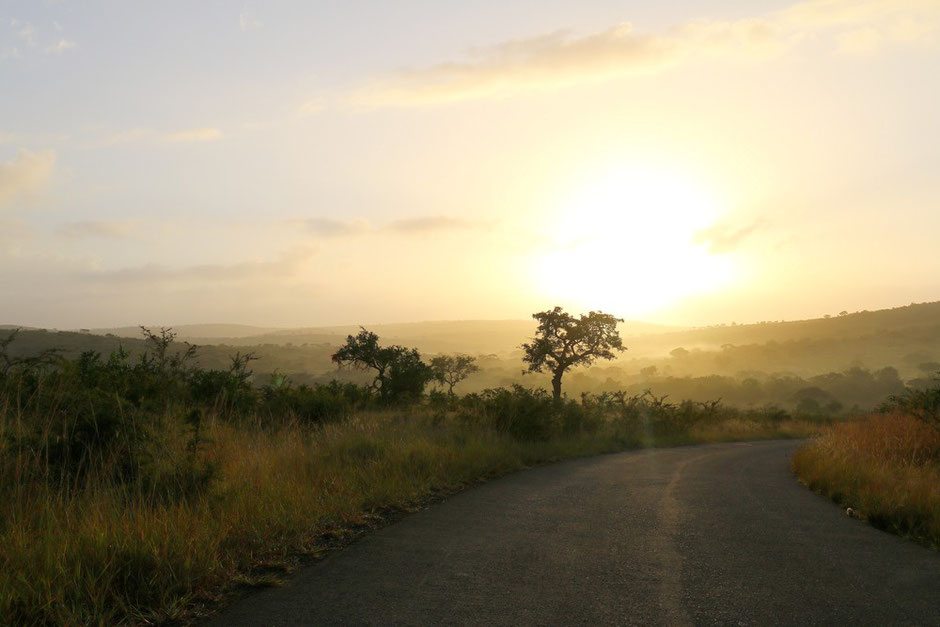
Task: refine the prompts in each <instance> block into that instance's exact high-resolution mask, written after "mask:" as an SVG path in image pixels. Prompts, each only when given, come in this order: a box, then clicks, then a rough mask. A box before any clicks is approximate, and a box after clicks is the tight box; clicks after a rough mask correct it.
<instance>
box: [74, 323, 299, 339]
mask: <svg viewBox="0 0 940 627" xmlns="http://www.w3.org/2000/svg"><path fill="white" fill-rule="evenodd" d="M144 326H147V327H148V328H151V329H159V328H160V325H144ZM279 330H281V329H278V328H277V327H255V326H251V325H247V324H181V325H179V326H175V327H173V331H174V332H175V333H176V334H177V337H178V338H179V339H181V340H188V341H193V342H202V343H208V342H206V340H209V339H212V340H221V339H227V338H243V337H250V336H257V335H264V334H266V333H273V332H275V331H279ZM91 332H92V333H94V334H96V335H107V334H109V333H110V334H111V335H116V336H118V337H140V327H139V326H136V327H116V328H113V329H91Z"/></svg>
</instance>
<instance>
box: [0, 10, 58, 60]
mask: <svg viewBox="0 0 940 627" xmlns="http://www.w3.org/2000/svg"><path fill="white" fill-rule="evenodd" d="M52 24H53V26H52V28H53V30H54V31H55V32H56V33H62V32H63V31H64V30H65V28H64V27H63V26H62V25H61V24H59V23H58V22H53V23H52ZM7 27H8V29H9V31H10V34H11V37H12V39H13V40H14V41H15V42H16V43H15V44H14V45H12V46H8V47H7V48H6V49H4V50H3V51H2V52H0V59H18V58H20V57H22V56H23V53H24V52H26V51H28V50H31V49H35V50H36V51H42V52H44V53H46V54H61V53H63V52H65V51H66V50H69V49H70V48H74V47H75V42H74V41H72V40H71V39H66V38H65V37H62V36H61V34H56V35H53V36H52V37H48V36H43V35H41V34H40V33H39V31H38V30H37V28H36V27H35V26H33V24H32V23H30V22H24V21H22V20H18V19H16V18H14V19H11V20H10V21H9V22H8V24H7ZM46 41H47V42H48V43H45V42H46Z"/></svg>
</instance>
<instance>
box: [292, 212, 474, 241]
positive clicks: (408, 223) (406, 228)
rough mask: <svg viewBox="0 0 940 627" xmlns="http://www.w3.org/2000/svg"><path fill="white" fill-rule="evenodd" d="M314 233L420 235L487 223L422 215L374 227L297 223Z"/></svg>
mask: <svg viewBox="0 0 940 627" xmlns="http://www.w3.org/2000/svg"><path fill="white" fill-rule="evenodd" d="M292 222H294V223H299V224H301V225H303V226H304V228H306V229H307V230H308V231H310V232H311V233H313V234H315V235H318V236H320V237H324V238H333V237H350V236H354V235H364V234H366V233H380V232H386V233H396V234H399V235H420V234H423V233H430V232H433V231H447V230H466V229H477V228H481V227H483V226H484V225H483V223H481V222H475V221H470V220H463V219H460V218H454V217H450V216H440V215H439V216H420V217H416V218H402V219H399V220H392V221H390V222H386V223H384V224H380V225H377V226H375V225H372V224H371V223H369V222H368V221H366V220H360V219H356V220H336V219H332V218H307V219H304V220H295V221H292Z"/></svg>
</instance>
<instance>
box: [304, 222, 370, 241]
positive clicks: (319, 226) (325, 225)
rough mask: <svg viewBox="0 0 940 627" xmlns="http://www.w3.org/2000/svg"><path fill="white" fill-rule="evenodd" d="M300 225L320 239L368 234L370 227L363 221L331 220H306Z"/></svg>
mask: <svg viewBox="0 0 940 627" xmlns="http://www.w3.org/2000/svg"><path fill="white" fill-rule="evenodd" d="M300 223H301V224H302V225H303V226H304V227H305V228H306V229H307V230H308V231H310V232H311V233H313V234H314V235H319V236H320V237H345V236H349V235H359V234H360V233H368V232H369V231H371V230H372V226H371V225H370V224H369V223H368V222H366V221H365V220H334V219H332V218H308V219H306V220H300Z"/></svg>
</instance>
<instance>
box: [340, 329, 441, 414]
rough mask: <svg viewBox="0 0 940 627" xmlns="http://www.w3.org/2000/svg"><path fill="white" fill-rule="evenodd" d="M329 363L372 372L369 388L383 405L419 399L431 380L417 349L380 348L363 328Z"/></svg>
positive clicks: (377, 341) (376, 339) (375, 336)
mask: <svg viewBox="0 0 940 627" xmlns="http://www.w3.org/2000/svg"><path fill="white" fill-rule="evenodd" d="M332 359H333V361H334V362H336V363H337V364H338V365H339V366H343V365H344V364H350V365H351V366H353V367H354V368H359V369H363V370H365V369H370V368H371V369H372V370H375V372H376V374H375V379H373V380H372V385H371V386H370V387H371V388H372V390H374V391H376V392H378V394H379V396H380V397H381V398H382V400H385V401H392V400H398V399H400V398H402V397H403V396H421V394H422V393H423V392H424V386H425V385H427V383H428V381H430V380H431V377H432V376H433V375H432V373H431V368H430V367H429V366H428V365H427V364H425V363H424V362H423V361H421V353H419V352H418V350H417V349H415V348H405V347H404V346H394V345H393V346H379V336H378V335H376V334H375V333H372V332H371V331H367V330H366V329H365V328H363V329H362V330H361V331H359V333H358V334H357V335H355V336H353V335H349V336H347V337H346V344H345V345H344V346H343V347H341V348H340V349H339V350H338V351H336V352H335V353H333V357H332Z"/></svg>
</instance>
